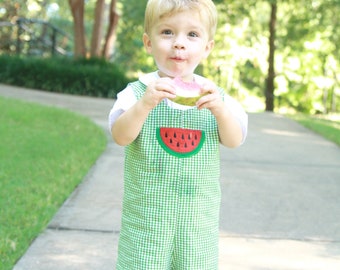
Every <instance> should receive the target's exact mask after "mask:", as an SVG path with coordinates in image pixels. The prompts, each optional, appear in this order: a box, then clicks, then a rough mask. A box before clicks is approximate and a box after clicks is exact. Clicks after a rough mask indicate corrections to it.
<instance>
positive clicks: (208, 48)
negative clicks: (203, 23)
mask: <svg viewBox="0 0 340 270" xmlns="http://www.w3.org/2000/svg"><path fill="white" fill-rule="evenodd" d="M214 46H215V41H214V40H210V41H208V43H207V45H206V47H205V53H204V55H203V58H204V59H205V58H207V57H208V56H209V54H210V53H211V51H212V49H213V48H214Z"/></svg>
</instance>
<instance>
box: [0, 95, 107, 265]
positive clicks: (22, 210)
mask: <svg viewBox="0 0 340 270" xmlns="http://www.w3.org/2000/svg"><path fill="white" fill-rule="evenodd" d="M0 112H1V113H0V209H1V214H0V258H1V259H0V265H1V267H0V268H1V269H5V270H6V269H12V267H13V265H14V264H15V262H16V261H17V259H19V258H20V257H21V256H22V254H23V253H24V252H25V251H26V249H27V248H28V247H29V245H30V243H31V242H32V240H34V238H35V237H36V236H37V235H38V234H39V233H40V232H42V230H43V229H44V228H45V227H46V225H47V224H48V223H49V221H50V220H51V219H52V217H53V216H54V214H55V213H56V211H57V210H58V209H59V207H60V206H61V205H62V203H63V202H64V201H65V199H67V197H68V196H69V195H70V194H71V193H72V191H73V190H74V189H75V187H76V186H77V185H78V184H79V183H80V182H81V180H82V179H83V177H84V176H85V175H86V173H87V172H88V170H89V169H90V167H91V166H92V165H93V164H94V162H95V161H96V159H97V158H98V156H99V155H100V154H101V153H102V151H103V150H104V149H105V146H106V136H105V134H104V132H103V130H102V129H101V128H99V127H98V126H96V125H95V124H94V123H93V122H91V121H90V120H89V119H87V118H85V117H82V116H79V115H76V114H74V113H71V112H68V111H65V110H60V109H56V108H50V107H44V106H41V105H36V104H32V103H24V102H20V101H15V100H12V99H5V98H0Z"/></svg>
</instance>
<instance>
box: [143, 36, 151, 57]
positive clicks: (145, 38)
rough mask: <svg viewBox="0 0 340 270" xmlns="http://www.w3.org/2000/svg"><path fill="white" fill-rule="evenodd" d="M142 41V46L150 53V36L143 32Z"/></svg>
mask: <svg viewBox="0 0 340 270" xmlns="http://www.w3.org/2000/svg"><path fill="white" fill-rule="evenodd" d="M143 43H144V47H145V49H146V51H147V52H148V53H151V52H152V44H151V39H150V37H149V35H148V34H147V33H144V34H143Z"/></svg>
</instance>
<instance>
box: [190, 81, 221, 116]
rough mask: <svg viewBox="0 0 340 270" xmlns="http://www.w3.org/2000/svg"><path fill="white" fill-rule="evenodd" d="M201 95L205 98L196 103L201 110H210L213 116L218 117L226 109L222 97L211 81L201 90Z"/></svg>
mask: <svg viewBox="0 0 340 270" xmlns="http://www.w3.org/2000/svg"><path fill="white" fill-rule="evenodd" d="M201 93H202V94H203V95H204V96H203V97H201V98H200V99H199V100H198V101H197V103H196V106H197V108H198V109H199V110H201V109H208V110H210V111H211V113H212V114H213V115H215V116H217V115H218V114H219V113H220V112H221V111H222V110H223V109H224V108H225V107H224V102H223V100H222V97H221V95H220V93H219V91H218V89H217V86H216V85H215V84H214V83H212V82H210V81H208V82H207V83H205V84H204V85H203V86H202V88H201Z"/></svg>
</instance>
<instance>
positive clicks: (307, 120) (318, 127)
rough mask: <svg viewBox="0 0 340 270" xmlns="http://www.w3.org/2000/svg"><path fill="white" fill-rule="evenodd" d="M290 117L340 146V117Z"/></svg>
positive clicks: (296, 115) (297, 115) (300, 115)
mask: <svg viewBox="0 0 340 270" xmlns="http://www.w3.org/2000/svg"><path fill="white" fill-rule="evenodd" d="M289 117H290V118H292V119H294V120H295V121H297V122H298V123H300V124H301V125H303V126H305V127H306V128H308V129H310V130H313V131H314V132H316V133H318V134H320V135H321V136H323V137H325V138H326V139H328V140H330V141H332V142H334V143H336V144H337V145H339V146H340V115H333V116H309V115H304V114H295V115H289Z"/></svg>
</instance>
